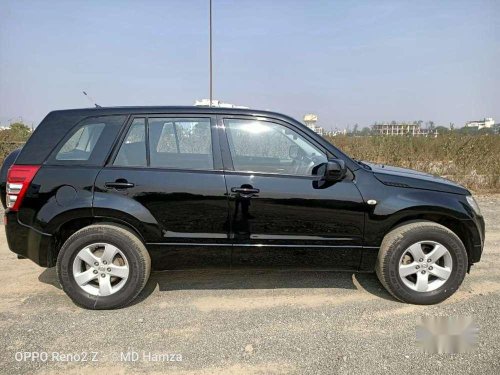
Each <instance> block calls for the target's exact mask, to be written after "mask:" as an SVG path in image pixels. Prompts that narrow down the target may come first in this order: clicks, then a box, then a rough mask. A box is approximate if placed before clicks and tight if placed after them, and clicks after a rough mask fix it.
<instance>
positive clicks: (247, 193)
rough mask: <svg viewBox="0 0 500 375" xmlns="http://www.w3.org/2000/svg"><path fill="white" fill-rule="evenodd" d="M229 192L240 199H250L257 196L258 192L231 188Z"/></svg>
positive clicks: (250, 189) (249, 189)
mask: <svg viewBox="0 0 500 375" xmlns="http://www.w3.org/2000/svg"><path fill="white" fill-rule="evenodd" d="M231 192H232V193H238V194H239V195H240V196H241V197H242V198H250V197H251V196H252V195H254V194H258V193H259V192H260V190H259V189H254V188H242V187H232V188H231Z"/></svg>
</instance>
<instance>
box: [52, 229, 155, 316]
mask: <svg viewBox="0 0 500 375" xmlns="http://www.w3.org/2000/svg"><path fill="white" fill-rule="evenodd" d="M100 242H105V243H109V244H111V245H113V246H116V247H117V248H119V249H120V251H121V252H122V253H123V254H124V255H125V257H126V258H127V262H128V266H129V275H128V278H127V280H126V282H125V284H124V286H123V287H122V288H121V289H120V290H118V291H117V292H116V293H114V294H111V295H109V296H104V297H103V296H95V295H92V294H90V293H87V292H86V291H85V290H83V289H82V288H81V287H80V286H79V285H78V284H77V283H76V281H75V278H74V277H73V261H74V259H75V257H76V256H77V254H78V252H79V251H80V250H81V249H83V248H85V247H86V246H88V245H90V244H93V243H100ZM56 268H57V277H58V279H59V283H60V284H61V286H62V288H63V290H64V292H65V293H66V294H67V295H68V296H69V297H70V298H71V299H72V300H73V301H74V302H75V303H76V304H78V305H80V306H82V307H85V308H88V309H95V310H101V309H116V308H121V307H124V306H126V305H128V304H129V303H130V302H132V301H133V300H134V299H135V298H136V297H137V295H138V294H139V293H140V292H141V290H142V289H143V288H144V286H145V285H146V282H147V281H148V278H149V274H150V272H151V258H150V257H149V253H148V251H147V250H146V247H145V246H144V244H143V243H142V241H141V240H140V239H139V238H137V236H136V235H135V234H133V233H132V232H131V231H129V230H127V229H125V228H122V227H119V226H116V225H113V224H98V225H90V226H88V227H85V228H83V229H80V230H79V231H78V232H76V233H74V234H73V235H72V236H71V237H69V238H68V239H67V240H66V242H65V243H64V245H63V246H62V248H61V250H60V252H59V255H58V257H57V267H56Z"/></svg>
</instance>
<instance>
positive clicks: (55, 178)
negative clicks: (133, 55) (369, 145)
mask: <svg viewBox="0 0 500 375" xmlns="http://www.w3.org/2000/svg"><path fill="white" fill-rule="evenodd" d="M16 156H17V157H16ZM14 159H15V161H14ZM2 169H3V170H2V175H3V176H6V179H5V178H4V180H3V181H1V182H2V187H3V190H4V192H5V193H6V195H5V201H4V205H6V206H7V209H6V212H5V223H6V226H5V229H6V232H7V240H8V243H9V247H10V249H11V250H12V251H14V252H15V253H17V254H18V255H19V256H20V257H25V258H29V259H31V260H32V261H34V262H35V263H37V264H39V265H40V266H43V267H52V266H56V267H57V274H58V277H59V281H60V283H61V285H62V287H63V289H64V291H65V292H66V293H67V294H68V295H69V296H70V297H71V298H72V299H73V300H74V301H75V302H76V303H78V304H80V305H82V306H84V307H87V308H92V309H107V308H117V307H122V306H125V305H127V304H128V303H130V302H131V301H132V300H133V299H134V298H135V297H136V296H137V295H138V294H139V292H140V291H141V289H142V288H143V287H144V285H145V284H146V281H147V280H148V277H149V274H150V270H151V266H152V265H153V266H154V267H155V268H162V269H185V268H189V267H191V268H192V267H202V266H203V267H237V266H244V267H271V266H278V267H299V268H302V269H304V268H309V267H315V268H322V269H332V268H337V269H338V268H341V269H348V270H358V271H373V270H375V271H376V272H377V275H378V277H379V279H380V281H381V282H382V284H383V285H384V286H385V287H386V288H387V290H388V291H389V292H390V293H391V294H392V295H393V296H394V297H396V298H398V299H400V300H402V301H406V302H410V303H417V304H432V303H437V302H440V301H442V300H444V299H445V298H447V297H449V296H450V295H451V294H453V293H454V292H455V291H456V290H457V288H458V287H459V285H460V284H461V282H462V280H463V278H464V276H465V273H466V272H468V271H469V270H470V267H471V265H472V264H473V263H475V262H478V261H479V260H480V258H481V253H482V249H483V244H484V221H483V218H482V216H481V213H480V210H479V207H478V205H477V204H476V202H475V201H474V199H473V198H472V196H471V194H470V192H469V191H468V190H466V189H465V188H463V187H461V186H459V185H456V184H454V183H452V182H450V181H447V180H445V179H442V178H439V177H435V176H432V175H428V174H424V173H419V172H416V171H412V170H408V169H402V168H394V167H388V166H384V165H374V164H370V163H367V162H361V161H356V160H353V159H351V158H350V157H348V156H347V155H345V154H344V153H342V152H341V151H340V150H338V149H337V148H335V147H334V146H333V145H331V144H330V143H329V142H327V141H326V140H325V139H323V138H322V137H320V136H319V135H317V134H316V133H314V132H313V131H312V130H310V129H308V128H307V127H306V126H304V125H302V124H301V123H299V122H297V121H296V120H294V119H292V118H290V117H287V116H284V115H281V114H277V113H272V112H266V111H256V110H249V109H226V108H206V107H128V108H96V109H76V110H64V111H54V112H51V113H50V114H49V115H47V117H46V118H45V119H44V120H43V121H42V123H41V124H40V125H39V126H38V127H37V129H36V130H35V132H34V133H33V135H32V136H31V138H30V139H29V140H28V142H27V143H26V145H25V146H24V147H23V148H22V150H20V151H17V152H15V153H14V154H13V155H11V156H9V157H8V158H7V159H6V161H5V163H4V165H3V167H2ZM7 170H8V173H7V172H6V171H7ZM151 260H153V262H151Z"/></svg>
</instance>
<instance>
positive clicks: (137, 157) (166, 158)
mask: <svg viewBox="0 0 500 375" xmlns="http://www.w3.org/2000/svg"><path fill="white" fill-rule="evenodd" d="M215 131H216V130H215V119H214V117H212V116H210V115H200V114H197V115H195V116H193V115H179V114H175V115H154V116H153V115H151V116H134V117H132V118H131V120H130V123H129V127H128V130H127V131H126V133H125V134H124V136H123V137H122V138H123V139H122V142H121V145H119V147H118V148H117V150H116V151H115V155H114V156H113V157H112V158H111V160H110V162H109V163H108V165H106V166H105V168H103V170H102V171H101V172H100V173H99V176H98V177H97V180H96V183H95V187H96V189H95V198H94V215H96V216H104V217H105V216H111V217H115V218H118V219H121V220H124V221H127V222H129V223H131V224H133V225H134V226H135V227H136V228H138V230H140V231H141V233H143V235H144V237H145V238H144V240H145V241H146V243H147V244H148V247H149V248H150V250H151V251H152V252H153V256H157V257H158V259H157V260H156V261H155V264H156V265H158V266H161V267H162V268H170V269H175V268H186V267H198V266H207V265H208V266H209V265H229V261H230V253H231V251H230V250H231V248H230V247H231V244H230V240H229V237H228V224H227V209H228V204H227V191H226V185H225V181H224V174H223V171H222V164H221V156H220V149H219V145H218V139H217V137H213V136H212V135H213V133H214V132H215Z"/></svg>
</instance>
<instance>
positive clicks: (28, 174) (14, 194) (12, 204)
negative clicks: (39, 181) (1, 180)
mask: <svg viewBox="0 0 500 375" xmlns="http://www.w3.org/2000/svg"><path fill="white" fill-rule="evenodd" d="M39 169H40V166H39V165H15V164H14V165H13V166H12V167H10V169H9V173H8V174H7V207H8V208H10V210H11V211H17V210H19V207H20V206H21V202H22V200H23V198H24V195H25V194H26V190H28V187H29V186H30V183H31V180H33V177H35V175H36V172H38V170H39Z"/></svg>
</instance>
